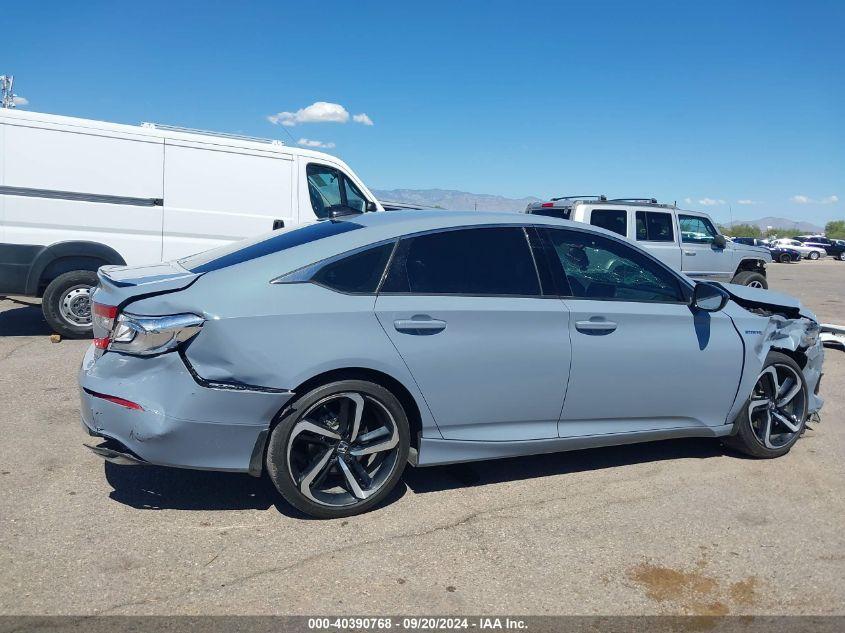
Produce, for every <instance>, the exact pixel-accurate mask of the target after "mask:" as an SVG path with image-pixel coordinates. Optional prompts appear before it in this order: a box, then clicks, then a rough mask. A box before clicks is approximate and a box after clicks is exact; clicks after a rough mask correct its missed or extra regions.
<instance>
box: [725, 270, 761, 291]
mask: <svg viewBox="0 0 845 633" xmlns="http://www.w3.org/2000/svg"><path fill="white" fill-rule="evenodd" d="M731 283H732V284H737V285H738V286H749V287H750V288H763V289H766V288H768V287H769V282H768V281H766V278H765V277H764V276H763V275H761V274H760V273H755V272H754V271H753V270H743V271H742V272H739V273H737V274H736V276H735V277H734V278H733V279H732V280H731Z"/></svg>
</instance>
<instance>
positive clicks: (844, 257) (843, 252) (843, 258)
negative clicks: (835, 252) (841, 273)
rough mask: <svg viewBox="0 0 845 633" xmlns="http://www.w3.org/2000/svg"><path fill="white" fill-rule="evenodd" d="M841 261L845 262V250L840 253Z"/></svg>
mask: <svg viewBox="0 0 845 633" xmlns="http://www.w3.org/2000/svg"><path fill="white" fill-rule="evenodd" d="M839 261H840V262H845V251H842V252H841V253H839Z"/></svg>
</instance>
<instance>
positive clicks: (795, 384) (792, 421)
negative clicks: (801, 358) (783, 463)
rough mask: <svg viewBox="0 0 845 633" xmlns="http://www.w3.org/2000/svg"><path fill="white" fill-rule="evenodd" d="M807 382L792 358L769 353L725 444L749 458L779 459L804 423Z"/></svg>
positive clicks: (802, 429)
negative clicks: (733, 430) (734, 427)
mask: <svg viewBox="0 0 845 633" xmlns="http://www.w3.org/2000/svg"><path fill="white" fill-rule="evenodd" d="M807 404H808V403H807V382H806V381H805V380H804V374H803V373H801V368H800V367H799V366H798V363H796V362H795V361H794V360H793V359H792V358H790V357H789V356H787V355H786V354H781V353H780V352H769V355H768V356H767V357H766V364H765V366H764V367H763V371H761V372H760V375H759V376H757V381H756V382H755V383H754V389H753V390H752V392H751V396H750V397H749V398H748V401H747V402H746V403H745V406H744V407H743V409H742V411H741V412H740V414H739V415H738V416H737V419H736V427H737V428H736V434H735V435H733V436H731V437H728V438H726V439H725V444H727V445H728V446H730V447H731V448H734V449H736V450H738V451H740V452H742V453H745V454H747V455H751V456H753V457H760V458H764V459H770V458H772V457H780V456H781V455H785V454H786V453H788V452H789V449H791V448H792V446H793V445H794V444H795V442H797V441H798V438H799V437H800V436H801V433H803V431H804V425H805V423H806V421H807Z"/></svg>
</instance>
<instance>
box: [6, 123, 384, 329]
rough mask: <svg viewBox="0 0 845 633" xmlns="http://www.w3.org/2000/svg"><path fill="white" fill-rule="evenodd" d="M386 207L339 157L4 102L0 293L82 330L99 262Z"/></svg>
mask: <svg viewBox="0 0 845 633" xmlns="http://www.w3.org/2000/svg"><path fill="white" fill-rule="evenodd" d="M381 210H383V209H382V206H381V205H380V203H379V202H378V200H376V198H375V196H373V194H372V193H370V191H369V190H368V189H367V187H366V186H365V185H364V183H363V182H361V180H360V179H359V178H358V177H357V176H356V175H355V173H354V172H353V171H352V170H351V169H350V168H349V167H348V166H347V165H346V164H345V163H344V162H343V161H341V160H339V159H337V158H335V157H333V156H329V155H327V154H323V153H320V152H314V151H311V150H306V149H300V148H296V147H289V146H285V145H283V144H282V143H281V142H279V141H269V140H262V139H256V138H251V137H243V136H237V135H229V134H218V133H213V132H200V131H197V130H188V129H184V128H175V127H171V126H161V125H156V124H149V123H145V124H142V125H140V126H133V125H119V124H115V123H106V122H102V121H92V120H86V119H76V118H70V117H64V116H55V115H51V114H40V113H37V112H26V111H21V110H11V109H6V110H0V294H20V295H28V296H34V297H42V298H43V300H42V306H43V311H44V316H45V318H46V319H47V321H48V322H49V324H50V325H51V326H52V327H53V328H54V329H55V330H56V331H57V332H59V333H60V334H62V335H64V336H68V337H80V336H87V335H89V332H90V327H91V315H90V305H89V299H88V297H89V288H90V287H91V286H92V285H94V284H96V281H97V277H96V274H95V272H96V270H97V269H98V268H99V267H100V266H103V265H106V264H129V265H135V264H147V263H154V262H159V261H162V260H170V259H175V258H178V257H183V256H185V255H189V254H191V253H196V252H198V251H203V250H206V249H209V248H212V247H214V246H218V245H220V244H225V243H227V242H231V241H234V240H238V239H242V238H244V237H249V236H252V235H257V234H260V233H264V232H266V231H270V230H273V229H277V228H282V227H288V226H292V225H296V224H300V223H303V222H311V221H315V220H317V219H321V218H329V217H336V216H338V215H343V214H345V213H352V212H362V211H381Z"/></svg>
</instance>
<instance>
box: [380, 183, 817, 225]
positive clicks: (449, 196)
mask: <svg viewBox="0 0 845 633" xmlns="http://www.w3.org/2000/svg"><path fill="white" fill-rule="evenodd" d="M373 193H374V194H375V195H376V197H377V198H378V199H379V200H389V201H390V202H402V203H404V204H413V205H417V206H421V207H426V208H429V209H432V208H436V209H449V210H450V211H503V212H506V211H517V212H519V211H525V207H527V206H528V204H529V203H531V202H537V201H538V200H540V198H536V197H534V196H528V197H526V198H506V197H504V196H494V195H490V194H486V193H469V192H467V191H455V190H452V189H374V190H373ZM726 224H727V225H728V226H732V225H735V224H751V225H755V226H758V227H760V230H761V231H763V232H765V231H766V228H767V227H770V226H771V227H772V228H775V229H798V230H799V231H801V232H803V233H822V232H823V231H824V229H823V228H822V227H820V226H817V225H815V224H812V223H810V222H796V221H794V220H790V219H789V218H776V217H771V216H769V217H765V218H759V219H757V220H736V221H734V222H728V223H726Z"/></svg>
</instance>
